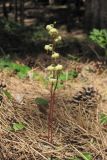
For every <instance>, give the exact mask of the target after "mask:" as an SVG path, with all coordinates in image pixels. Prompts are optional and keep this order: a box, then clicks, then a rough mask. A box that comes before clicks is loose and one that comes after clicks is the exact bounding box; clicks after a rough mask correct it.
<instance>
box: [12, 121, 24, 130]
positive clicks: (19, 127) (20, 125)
mask: <svg viewBox="0 0 107 160" xmlns="http://www.w3.org/2000/svg"><path fill="white" fill-rule="evenodd" d="M12 128H13V130H14V131H15V132H16V131H20V130H23V129H24V128H26V127H25V125H24V124H23V123H21V122H18V123H13V125H12Z"/></svg>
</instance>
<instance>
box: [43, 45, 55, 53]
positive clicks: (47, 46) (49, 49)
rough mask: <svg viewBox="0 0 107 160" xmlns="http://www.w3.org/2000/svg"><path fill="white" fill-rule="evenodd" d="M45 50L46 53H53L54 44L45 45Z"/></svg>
mask: <svg viewBox="0 0 107 160" xmlns="http://www.w3.org/2000/svg"><path fill="white" fill-rule="evenodd" d="M44 49H45V50H46V51H52V50H53V47H52V44H49V45H45V47H44Z"/></svg>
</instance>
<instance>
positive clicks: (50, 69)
mask: <svg viewBox="0 0 107 160" xmlns="http://www.w3.org/2000/svg"><path fill="white" fill-rule="evenodd" d="M47 70H48V71H54V70H55V67H53V66H52V65H50V66H48V67H47Z"/></svg>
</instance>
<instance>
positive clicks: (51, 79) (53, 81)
mask: <svg viewBox="0 0 107 160" xmlns="http://www.w3.org/2000/svg"><path fill="white" fill-rule="evenodd" d="M56 81H57V79H55V78H49V82H51V83H56Z"/></svg>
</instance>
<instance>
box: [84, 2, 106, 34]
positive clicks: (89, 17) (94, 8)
mask: <svg viewBox="0 0 107 160" xmlns="http://www.w3.org/2000/svg"><path fill="white" fill-rule="evenodd" d="M85 27H86V29H87V30H88V31H89V30H91V29H92V28H99V29H100V28H107V1H105V0H86V12H85Z"/></svg>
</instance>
